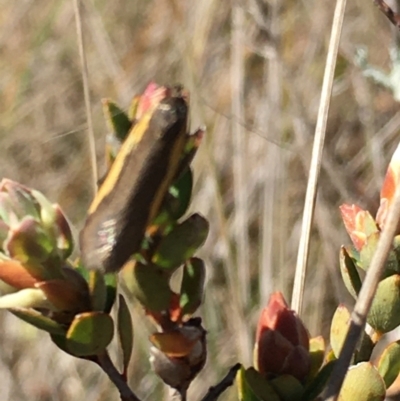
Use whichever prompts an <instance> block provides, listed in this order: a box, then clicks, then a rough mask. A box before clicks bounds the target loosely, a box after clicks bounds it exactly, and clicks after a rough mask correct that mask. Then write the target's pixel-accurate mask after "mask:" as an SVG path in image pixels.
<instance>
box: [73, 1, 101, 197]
mask: <svg viewBox="0 0 400 401" xmlns="http://www.w3.org/2000/svg"><path fill="white" fill-rule="evenodd" d="M74 13H75V21H76V34H77V37H78V47H79V56H80V59H81V64H82V83H83V94H84V98H85V109H86V119H87V125H88V139H89V149H90V161H91V165H92V186H93V193H94V194H95V193H96V192H97V181H98V174H97V161H96V146H95V141H94V130H93V119H92V110H91V101H90V91H89V79H88V76H89V74H88V68H87V60H86V53H85V46H84V43H83V30H82V18H81V13H80V7H79V0H74Z"/></svg>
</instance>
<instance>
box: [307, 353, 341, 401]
mask: <svg viewBox="0 0 400 401" xmlns="http://www.w3.org/2000/svg"><path fill="white" fill-rule="evenodd" d="M335 364H336V360H334V361H330V362H328V363H327V364H326V365H324V366H323V367H322V369H321V370H320V371H319V372H318V374H317V375H316V376H315V378H314V379H313V380H312V381H311V383H309V384H308V385H307V387H306V389H305V391H304V394H303V397H302V401H314V399H315V398H316V397H317V396H318V395H319V394H320V393H321V392H322V390H323V389H324V387H325V385H326V383H327V382H328V379H329V377H330V375H331V373H332V371H333V368H334V366H335Z"/></svg>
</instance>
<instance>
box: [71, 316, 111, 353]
mask: <svg viewBox="0 0 400 401" xmlns="http://www.w3.org/2000/svg"><path fill="white" fill-rule="evenodd" d="M113 335H114V323H113V320H112V318H111V317H110V316H109V315H107V314H106V313H101V312H85V313H81V314H80V315H76V316H75V319H74V320H73V322H72V323H71V326H70V328H69V329H68V332H67V336H66V348H67V349H68V350H69V351H70V352H71V353H72V354H73V355H76V356H90V355H96V354H98V353H100V352H102V351H104V350H105V348H106V347H107V346H108V344H110V342H111V340H112V338H113Z"/></svg>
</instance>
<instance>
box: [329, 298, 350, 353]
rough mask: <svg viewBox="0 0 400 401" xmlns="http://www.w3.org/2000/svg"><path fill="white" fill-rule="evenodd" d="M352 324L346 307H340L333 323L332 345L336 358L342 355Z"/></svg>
mask: <svg viewBox="0 0 400 401" xmlns="http://www.w3.org/2000/svg"><path fill="white" fill-rule="evenodd" d="M349 324H350V312H349V311H348V309H347V308H346V307H345V306H344V305H339V306H338V307H337V309H336V311H335V314H334V315H333V318H332V323H331V332H330V343H331V347H332V350H333V352H334V354H335V356H336V358H337V357H338V356H339V354H340V350H341V349H342V346H343V342H344V339H345V337H346V334H347V330H348V328H349Z"/></svg>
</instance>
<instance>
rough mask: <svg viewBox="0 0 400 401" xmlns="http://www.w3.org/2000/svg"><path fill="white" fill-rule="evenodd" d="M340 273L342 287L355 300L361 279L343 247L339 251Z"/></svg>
mask: <svg viewBox="0 0 400 401" xmlns="http://www.w3.org/2000/svg"><path fill="white" fill-rule="evenodd" d="M339 260H340V273H341V274H342V278H343V282H344V285H345V286H346V288H347V290H348V291H349V293H350V294H351V295H352V296H353V298H354V299H357V296H358V293H359V292H360V289H361V284H362V283H361V279H360V275H359V274H358V271H357V268H356V265H355V263H354V261H353V259H352V258H351V257H350V255H349V254H348V252H347V250H346V248H345V247H343V246H342V247H341V249H340V258H339Z"/></svg>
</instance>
